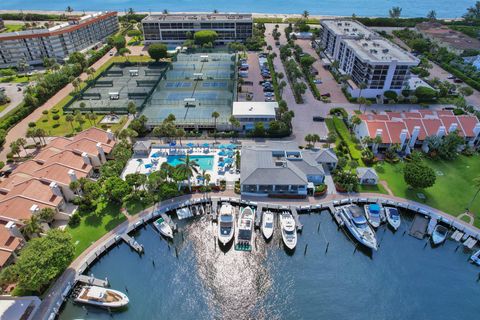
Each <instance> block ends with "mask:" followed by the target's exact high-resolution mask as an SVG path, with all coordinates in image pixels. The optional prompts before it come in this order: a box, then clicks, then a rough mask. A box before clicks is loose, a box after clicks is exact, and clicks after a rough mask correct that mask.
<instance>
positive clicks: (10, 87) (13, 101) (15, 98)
mask: <svg viewBox="0 0 480 320" xmlns="http://www.w3.org/2000/svg"><path fill="white" fill-rule="evenodd" d="M0 88H5V94H6V95H7V97H9V98H10V104H9V105H8V106H7V107H6V108H5V109H3V110H2V111H1V112H0V118H1V117H3V116H4V115H6V114H7V113H8V112H10V111H11V110H13V109H15V108H16V107H17V106H18V105H19V104H20V103H21V102H22V100H23V90H24V89H25V87H24V86H23V87H22V91H18V89H17V83H0Z"/></svg>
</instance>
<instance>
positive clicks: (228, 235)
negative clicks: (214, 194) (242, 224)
mask: <svg viewBox="0 0 480 320" xmlns="http://www.w3.org/2000/svg"><path fill="white" fill-rule="evenodd" d="M234 219H235V218H234V215H233V207H232V205H231V204H230V203H224V204H222V207H221V208H220V215H219V216H218V241H219V242H220V243H221V244H223V245H226V244H227V243H229V242H230V241H232V239H233V235H234V233H235V220H234Z"/></svg>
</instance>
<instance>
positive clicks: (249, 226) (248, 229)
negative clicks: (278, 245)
mask: <svg viewBox="0 0 480 320" xmlns="http://www.w3.org/2000/svg"><path fill="white" fill-rule="evenodd" d="M254 219H255V213H254V211H253V210H252V208H250V207H245V208H242V209H241V210H240V214H239V215H238V225H237V235H236V237H235V241H236V244H235V250H240V251H251V250H252V237H253V220H254Z"/></svg>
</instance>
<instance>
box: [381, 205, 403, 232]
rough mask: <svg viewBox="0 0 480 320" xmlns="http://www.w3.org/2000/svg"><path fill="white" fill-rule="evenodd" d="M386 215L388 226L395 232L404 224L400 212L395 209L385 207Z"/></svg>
mask: <svg viewBox="0 0 480 320" xmlns="http://www.w3.org/2000/svg"><path fill="white" fill-rule="evenodd" d="M385 215H386V216H387V221H388V224H389V225H390V226H391V227H392V228H393V229H395V230H398V228H400V223H401V222H402V220H401V218H400V212H399V211H398V209H397V208H394V207H385Z"/></svg>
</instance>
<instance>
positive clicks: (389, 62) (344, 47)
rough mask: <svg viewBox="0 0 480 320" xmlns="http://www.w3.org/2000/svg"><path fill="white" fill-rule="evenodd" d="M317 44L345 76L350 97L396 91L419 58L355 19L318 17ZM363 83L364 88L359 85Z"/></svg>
mask: <svg viewBox="0 0 480 320" xmlns="http://www.w3.org/2000/svg"><path fill="white" fill-rule="evenodd" d="M321 25H322V27H323V28H322V33H321V36H320V46H321V47H322V48H324V52H325V54H326V56H327V57H328V59H330V61H338V70H339V72H340V73H342V74H344V75H347V76H349V78H350V79H349V80H348V81H347V90H348V92H349V93H350V94H351V95H352V96H353V97H359V96H360V95H361V96H363V97H367V98H375V97H378V96H381V95H383V93H384V92H385V91H389V90H392V91H395V92H397V93H400V92H401V90H402V88H404V86H405V84H406V82H407V81H408V78H409V77H410V68H411V67H414V66H416V65H418V63H419V60H418V59H417V58H416V57H415V56H413V55H412V54H410V53H408V52H407V51H405V50H403V49H402V48H400V47H398V46H397V45H395V44H393V43H391V42H390V41H388V40H386V39H384V38H382V37H381V36H379V35H378V34H377V33H375V32H374V31H372V30H370V29H369V28H367V27H365V26H364V25H363V24H361V23H360V22H358V21H354V20H345V19H340V20H339V19H335V20H322V21H321ZM361 84H365V85H366V88H365V89H360V85H361Z"/></svg>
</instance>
